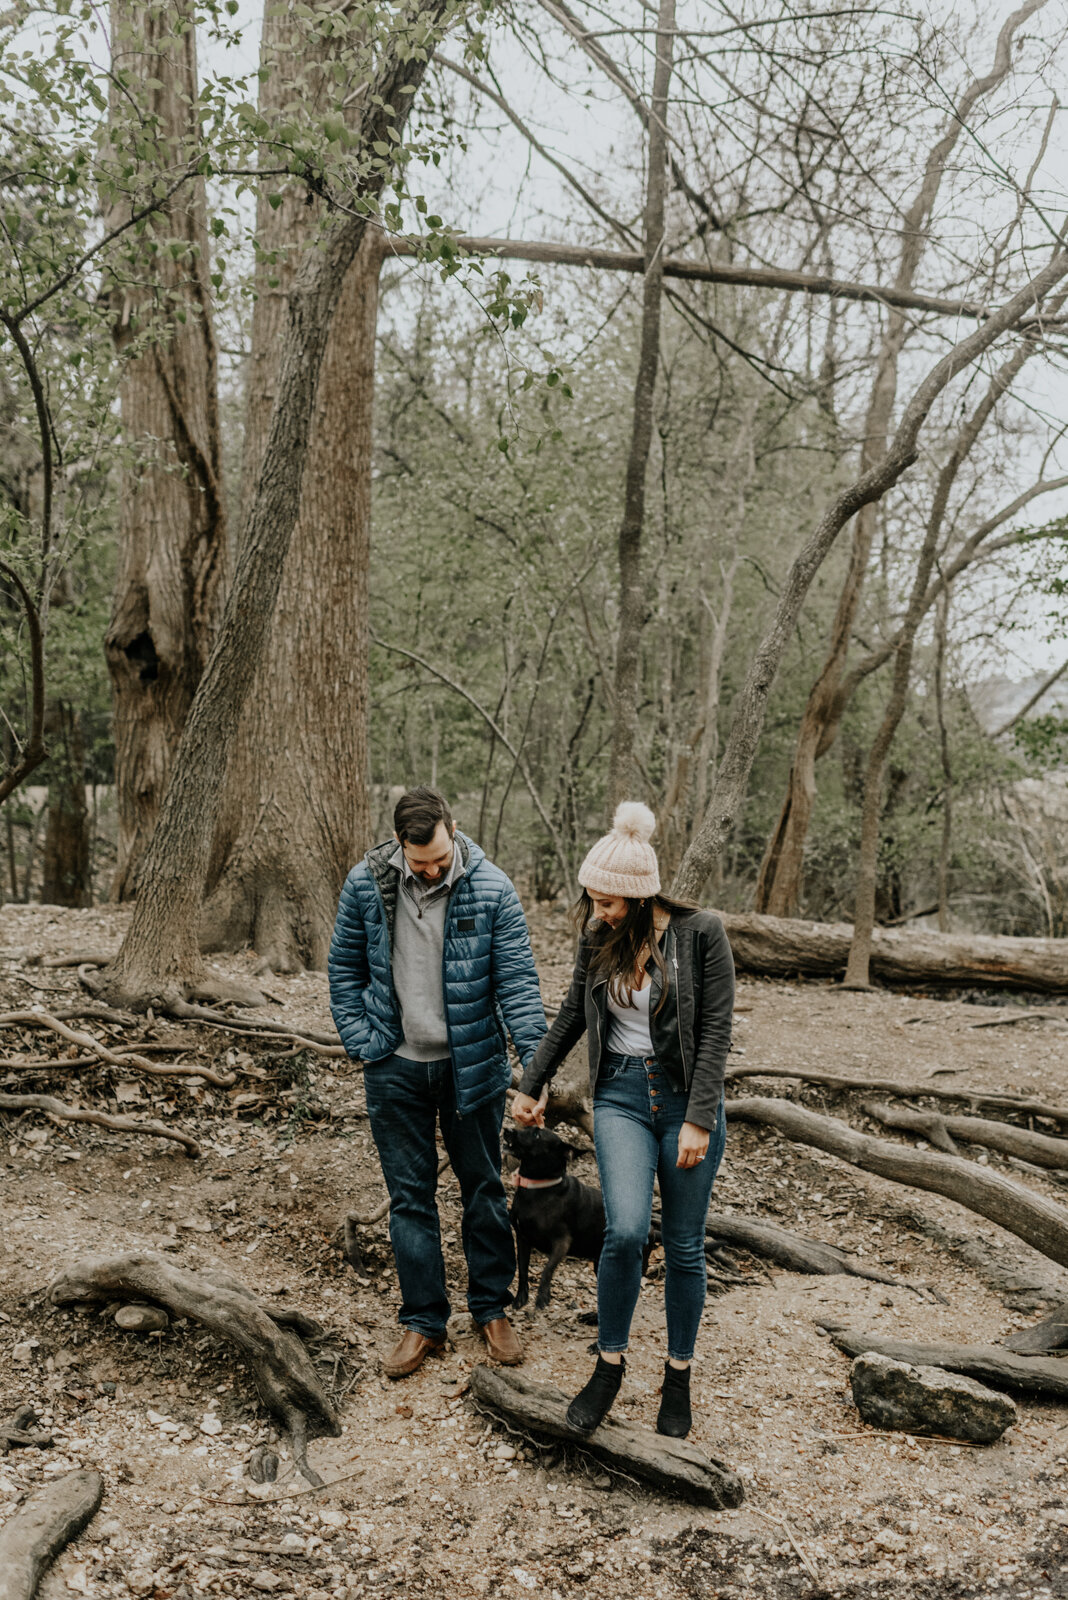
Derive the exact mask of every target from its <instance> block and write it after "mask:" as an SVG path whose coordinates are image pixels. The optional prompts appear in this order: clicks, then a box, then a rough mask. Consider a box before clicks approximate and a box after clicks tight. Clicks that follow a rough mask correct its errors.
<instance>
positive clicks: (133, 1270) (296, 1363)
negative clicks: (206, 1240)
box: [49, 1251, 341, 1484]
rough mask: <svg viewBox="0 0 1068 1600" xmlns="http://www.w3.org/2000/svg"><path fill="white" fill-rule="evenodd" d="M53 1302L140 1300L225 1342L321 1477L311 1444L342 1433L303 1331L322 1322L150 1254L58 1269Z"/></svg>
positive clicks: (216, 1275)
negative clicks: (312, 1459) (312, 1458)
mask: <svg viewBox="0 0 1068 1600" xmlns="http://www.w3.org/2000/svg"><path fill="white" fill-rule="evenodd" d="M49 1298H50V1299H51V1301H52V1303H53V1304H54V1305H86V1304H92V1303H93V1302H97V1301H105V1302H106V1301H110V1300H143V1301H147V1302H148V1303H149V1304H151V1305H158V1306H162V1307H163V1308H164V1309H165V1310H166V1311H169V1312H170V1313H171V1315H172V1316H173V1317H175V1318H178V1317H188V1318H190V1320H192V1321H194V1322H199V1323H201V1324H203V1326H204V1327H205V1328H208V1329H209V1330H210V1331H211V1332H212V1333H215V1334H218V1335H219V1336H220V1337H221V1338H224V1339H228V1340H229V1341H230V1342H231V1344H233V1345H235V1346H236V1347H237V1349H238V1350H239V1351H240V1353H241V1354H242V1356H243V1357H244V1358H245V1360H246V1361H247V1362H248V1365H249V1367H250V1369H251V1371H252V1376H253V1378H254V1379H255V1382H256V1388H257V1390H258V1392H259V1396H260V1399H261V1400H262V1401H263V1403H264V1405H265V1406H266V1407H267V1409H268V1411H269V1412H270V1413H271V1415H272V1416H273V1417H274V1418H275V1420H276V1422H277V1423H278V1425H279V1427H280V1428H281V1429H282V1431H283V1432H284V1434H285V1435H286V1437H287V1438H288V1440H289V1444H290V1449H291V1450H292V1452H293V1459H294V1460H295V1461H296V1463H297V1465H298V1466H299V1467H300V1470H301V1472H302V1473H303V1474H304V1476H305V1477H306V1478H307V1480H308V1482H309V1483H311V1484H320V1483H321V1482H322V1479H321V1478H320V1477H319V1475H318V1473H317V1472H315V1470H314V1469H313V1468H312V1467H311V1466H310V1465H309V1463H308V1441H309V1439H314V1438H319V1437H320V1436H322V1435H323V1434H329V1435H330V1436H331V1437H333V1438H336V1437H337V1436H338V1435H339V1434H340V1433H341V1423H340V1421H339V1418H338V1414H337V1411H336V1409H335V1407H334V1406H333V1404H332V1403H331V1401H330V1399H329V1398H328V1396H327V1395H326V1393H325V1391H324V1390H323V1388H322V1385H321V1384H320V1382H319V1379H318V1377H317V1376H316V1373H315V1370H314V1368H313V1366H312V1364H311V1361H310V1360H309V1358H308V1353H307V1351H306V1350H305V1348H304V1346H303V1344H302V1343H301V1340H300V1338H299V1337H298V1334H297V1333H296V1332H295V1331H293V1330H294V1328H296V1327H299V1328H300V1330H301V1332H305V1333H311V1332H312V1331H313V1330H317V1329H318V1324H317V1323H314V1322H313V1321H312V1319H311V1318H308V1317H305V1316H304V1314H303V1313H302V1312H299V1311H296V1310H293V1309H285V1310H275V1311H269V1310H268V1309H267V1307H266V1306H264V1305H263V1304H262V1302H261V1301H259V1300H258V1299H257V1298H256V1296H255V1295H254V1294H253V1293H252V1291H251V1290H250V1289H248V1288H246V1286H245V1285H244V1284H243V1283H240V1282H239V1281H238V1280H237V1279H236V1278H232V1277H231V1276H230V1275H229V1273H226V1272H223V1271H220V1270H213V1271H205V1272H188V1271H185V1270H184V1269H183V1268H181V1267H178V1266H175V1265H174V1264H173V1263H172V1262H169V1261H165V1260H164V1259H163V1258H162V1257H161V1256H158V1255H155V1254H153V1253H151V1252H148V1251H145V1252H135V1253H131V1254H129V1255H122V1256H86V1257H84V1258H83V1259H82V1260H81V1261H77V1262H75V1263H74V1264H73V1265H72V1266H70V1267H68V1268H67V1269H66V1270H65V1271H64V1272H61V1273H60V1275H59V1277H58V1278H56V1279H55V1280H54V1281H53V1283H52V1284H51V1286H50V1288H49Z"/></svg>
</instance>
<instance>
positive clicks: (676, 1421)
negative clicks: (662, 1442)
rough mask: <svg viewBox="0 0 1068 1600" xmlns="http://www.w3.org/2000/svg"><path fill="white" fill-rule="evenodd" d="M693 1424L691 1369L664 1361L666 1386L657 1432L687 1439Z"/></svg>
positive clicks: (662, 1392)
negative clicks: (674, 1365) (691, 1411)
mask: <svg viewBox="0 0 1068 1600" xmlns="http://www.w3.org/2000/svg"><path fill="white" fill-rule="evenodd" d="M692 1426H693V1417H692V1416H691V1414H690V1369H689V1367H673V1366H672V1365H671V1362H670V1361H665V1362H664V1387H663V1388H662V1389H661V1391H660V1414H659V1415H658V1417H657V1419H656V1431H657V1433H666V1434H667V1436H668V1438H669V1439H685V1437H686V1435H687V1434H688V1433H689V1431H690V1429H691V1427H692Z"/></svg>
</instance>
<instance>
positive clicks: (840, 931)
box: [718, 911, 1068, 994]
mask: <svg viewBox="0 0 1068 1600" xmlns="http://www.w3.org/2000/svg"><path fill="white" fill-rule="evenodd" d="M718 915H719V916H720V918H721V920H722V922H723V926H724V928H725V929H726V930H727V937H728V939H729V940H730V944H731V949H732V951H733V952H734V962H735V966H736V967H738V969H739V970H740V971H742V972H758V973H762V974H764V975H766V976H768V977H792V976H795V975H798V974H799V975H801V976H802V977H807V978H840V977H842V976H843V975H844V973H845V970H846V964H847V962H848V960H849V948H850V945H851V944H852V942H853V927H852V924H851V923H848V922H802V921H800V920H797V919H794V918H789V917H765V916H760V915H758V914H757V913H756V912H755V911H747V912H738V913H734V912H725V911H721V912H719V913H718ZM871 973H872V976H873V977H877V978H881V979H882V980H883V982H884V983H890V984H900V985H902V986H903V987H909V986H912V985H923V986H927V985H937V984H947V985H948V984H975V983H978V984H983V985H994V984H996V985H998V986H999V987H1002V988H1018V989H1037V990H1041V991H1042V992H1043V993H1044V994H1068V940H1065V939H1017V938H1007V937H1006V938H994V937H993V936H991V935H985V934H984V935H980V934H974V935H970V936H968V937H965V936H964V935H962V934H955V933H928V932H926V931H920V930H917V929H901V928H876V929H875V931H874V933H873V935H872V951H871Z"/></svg>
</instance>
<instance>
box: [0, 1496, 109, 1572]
mask: <svg viewBox="0 0 1068 1600" xmlns="http://www.w3.org/2000/svg"><path fill="white" fill-rule="evenodd" d="M103 1498H104V1480H103V1478H102V1477H101V1476H100V1474H99V1472H90V1471H88V1470H87V1469H84V1468H80V1469H79V1470H78V1471H76V1472H65V1473H64V1474H63V1476H62V1477H60V1478H53V1480H52V1482H51V1483H47V1484H45V1486H44V1487H43V1488H41V1489H37V1490H35V1491H34V1493H33V1494H31V1495H30V1496H29V1498H28V1499H26V1500H24V1501H23V1503H22V1505H21V1506H20V1507H19V1509H18V1510H17V1511H16V1512H15V1514H14V1516H12V1517H10V1518H9V1519H8V1521H7V1522H6V1523H5V1525H4V1528H3V1531H2V1532H0V1600H33V1596H34V1595H35V1594H36V1593H37V1586H38V1584H39V1583H40V1581H41V1579H42V1578H43V1577H44V1575H45V1573H46V1572H47V1570H48V1568H49V1567H50V1566H51V1565H52V1562H53V1561H54V1560H55V1559H56V1557H57V1556H58V1555H59V1553H60V1551H61V1550H63V1549H65V1547H66V1546H67V1545H68V1544H70V1542H71V1540H72V1539H76V1538H77V1537H78V1535H79V1534H80V1533H81V1531H82V1529H83V1528H84V1527H85V1526H86V1524H87V1523H88V1522H89V1521H90V1520H91V1518H92V1517H94V1516H95V1515H96V1512H97V1510H98V1509H99V1506H100V1502H101V1500H102V1499H103Z"/></svg>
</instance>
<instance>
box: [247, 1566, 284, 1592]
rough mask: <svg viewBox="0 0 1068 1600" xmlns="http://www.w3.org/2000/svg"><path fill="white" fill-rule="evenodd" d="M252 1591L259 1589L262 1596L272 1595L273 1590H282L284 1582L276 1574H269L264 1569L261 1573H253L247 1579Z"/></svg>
mask: <svg viewBox="0 0 1068 1600" xmlns="http://www.w3.org/2000/svg"><path fill="white" fill-rule="evenodd" d="M249 1582H250V1583H251V1585H252V1587H253V1588H254V1589H259V1590H260V1592H261V1593H262V1594H272V1593H273V1592H274V1590H275V1589H284V1588H285V1587H286V1580H285V1578H283V1577H282V1576H281V1575H280V1574H279V1573H277V1572H270V1571H268V1569H267V1568H266V1567H264V1568H263V1570H262V1572H254V1573H253V1574H252V1577H251V1578H250V1579H249Z"/></svg>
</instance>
